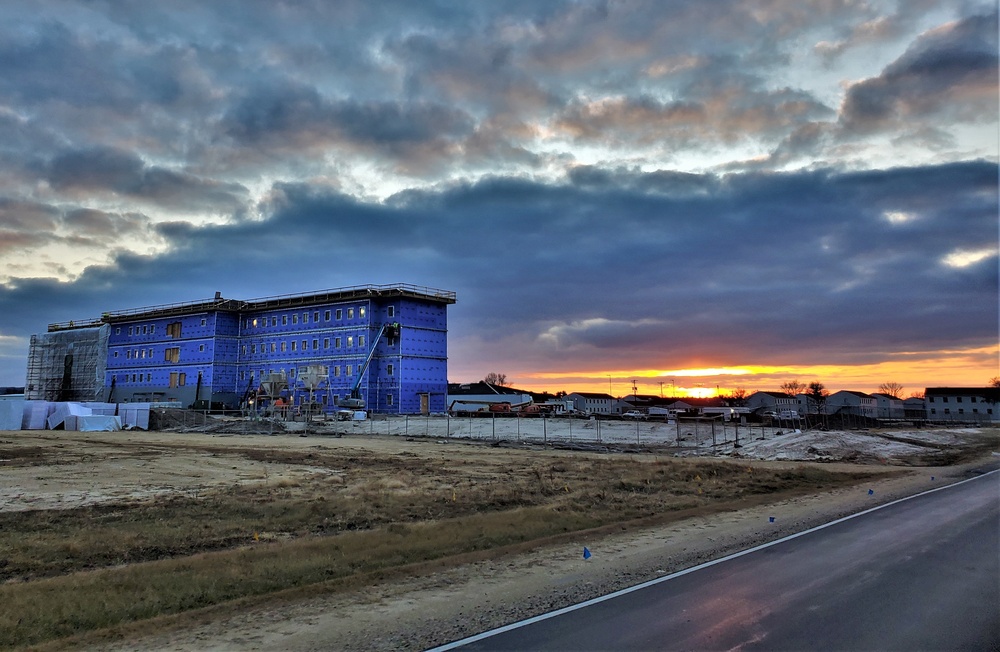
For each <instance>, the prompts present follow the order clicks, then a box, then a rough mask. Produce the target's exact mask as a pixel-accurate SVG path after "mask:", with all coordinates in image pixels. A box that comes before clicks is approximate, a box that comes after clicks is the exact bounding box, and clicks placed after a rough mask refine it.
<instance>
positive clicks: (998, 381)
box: [990, 376, 1000, 387]
mask: <svg viewBox="0 0 1000 652" xmlns="http://www.w3.org/2000/svg"><path fill="white" fill-rule="evenodd" d="M990 387H1000V376H993V377H992V378H990Z"/></svg>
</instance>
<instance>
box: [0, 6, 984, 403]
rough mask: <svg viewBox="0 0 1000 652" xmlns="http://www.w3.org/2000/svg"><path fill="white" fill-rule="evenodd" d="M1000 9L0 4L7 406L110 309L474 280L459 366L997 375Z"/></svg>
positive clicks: (453, 330) (746, 384)
mask: <svg viewBox="0 0 1000 652" xmlns="http://www.w3.org/2000/svg"><path fill="white" fill-rule="evenodd" d="M997 35H998V20H997V4H996V2H977V1H974V0H968V1H966V0H900V1H899V2H891V1H887V2H881V1H877V0H868V1H866V0H816V1H814V2H786V1H784V0H757V1H746V2H744V1H737V0H715V1H713V2H705V1H704V0H674V1H671V2H660V1H659V0H650V1H649V2H641V1H635V2H633V1H622V2H603V1H589V0H583V1H579V2H566V1H559V0H551V1H546V2H536V1H531V2H523V1H517V0H511V1H507V2H504V1H498V2H464V1H459V0H455V1H450V2H445V1H422V2H411V1H409V0H405V1H378V2H372V1H370V0H365V1H364V2H362V1H360V0H359V1H352V0H344V1H339V2H320V1H318V0H317V1H311V2H306V1H303V2H294V1H286V2H273V1H270V0H268V1H263V0H261V1H259V2H254V1H249V0H217V1H213V2H204V1H203V0H198V1H190V2H188V1H185V0H174V1H172V2H169V3H153V2H116V1H113V0H105V1H102V2H59V1H51V0H32V1H30V2H27V1H18V0H14V1H12V2H4V3H3V4H2V5H0V385H12V386H18V385H23V384H24V378H25V366H26V358H27V352H28V347H29V341H30V337H31V335H32V334H33V333H39V332H44V331H45V329H46V327H47V325H48V324H49V323H52V322H60V321H68V320H71V319H85V318H93V317H98V316H100V314H101V313H102V312H103V311H106V310H120V309H128V308H137V307H142V306H148V305H155V304H162V303H173V302H181V301H194V300H198V299H204V298H209V297H212V296H214V294H215V292H221V293H222V295H223V296H225V297H230V298H238V299H251V298H257V297H265V296H272V295H278V294H289V293H304V292H309V291H313V290H323V289H332V288H340V287H348V286H356V285H366V284H392V283H407V284H414V285H419V286H425V287H430V288H439V289H445V290H451V291H454V292H456V294H457V303H456V304H455V305H453V306H450V308H449V314H448V319H449V380H450V381H452V382H472V381H476V380H479V379H481V378H483V377H484V376H485V375H486V374H487V373H490V372H498V373H503V374H505V375H506V376H507V380H508V383H509V384H511V385H514V386H516V387H519V388H524V389H531V390H548V391H553V392H555V391H559V390H563V391H569V392H572V391H610V392H611V393H613V394H614V395H624V394H628V393H631V392H632V388H633V383H634V386H635V388H636V390H637V391H638V392H639V393H643V394H664V395H671V394H672V393H673V394H677V395H680V394H689V395H691V394H693V395H698V394H714V393H716V391H718V392H721V393H723V394H725V393H728V392H730V391H732V390H733V389H736V388H742V389H745V390H747V391H754V390H758V389H759V390H767V389H777V388H778V387H779V386H780V384H781V383H783V382H785V381H789V380H798V381H800V382H804V383H809V382H813V381H819V382H822V383H823V384H824V385H825V386H826V387H827V388H828V389H830V390H831V391H836V390H838V389H853V390H859V391H876V390H877V388H878V386H879V385H880V384H882V383H886V382H895V383H899V384H901V385H903V386H904V394H905V395H909V394H910V393H911V392H919V391H922V390H923V389H924V388H925V387H935V386H963V385H965V386H983V385H986V384H987V383H988V382H989V380H990V379H991V378H993V377H995V376H998V375H1000V369H998V367H1000V362H998V355H1000V353H998V314H1000V310H998V228H1000V227H998V171H1000V170H998V161H1000V136H998V114H1000V107H998V102H1000V100H998V97H1000V94H998V38H997Z"/></svg>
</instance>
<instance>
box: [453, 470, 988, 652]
mask: <svg viewBox="0 0 1000 652" xmlns="http://www.w3.org/2000/svg"><path fill="white" fill-rule="evenodd" d="M452 646H455V647H461V649H463V650H732V649H747V650H908V651H912V650H1000V473H997V472H993V473H990V474H987V475H982V476H979V477H976V478H974V479H971V480H968V481H965V482H963V483H960V484H956V485H952V486H949V487H947V488H943V489H940V490H937V491H932V492H929V493H924V494H920V495H918V496H915V497H913V498H910V499H905V500H902V501H897V502H895V503H890V504H888V505H885V506H882V507H880V508H875V509H873V510H870V511H867V512H863V513H861V514H859V515H855V516H853V517H848V518H846V519H841V520H839V521H834V522H833V523H831V524H827V525H825V526H821V527H819V528H814V529H813V530H809V531H807V532H805V533H800V534H798V535H794V536H792V537H788V538H785V539H782V540H779V541H776V542H773V543H771V544H767V545H765V546H761V547H759V548H755V549H752V550H749V551H744V552H742V553H737V554H736V555H730V556H729V557H725V558H723V559H721V560H717V561H715V562H710V563H708V564H703V565H701V566H698V567H695V568H694V569H689V570H687V571H682V572H680V573H675V574H673V575H670V576H667V577H664V578H661V579H658V580H654V581H653V582H648V583H646V584H643V585H640V586H638V587H633V588H632V589H626V590H625V591H619V592H618V593H615V594H611V595H610V596H605V597H603V598H598V599H596V600H591V601H589V602H585V603H583V604H581V605H576V606H573V607H569V608H567V609H562V610H559V611H557V612H554V613H553V614H547V615H545V616H540V617H538V618H534V619H530V620H527V621H524V622H522V623H515V624H514V625H510V626H507V627H504V628H500V629H499V630H494V632H487V633H486V634H483V635H480V636H478V637H472V638H470V639H466V640H465V641H459V642H457V643H456V644H452V645H450V646H444V647H443V648H440V649H449V648H451V647H452Z"/></svg>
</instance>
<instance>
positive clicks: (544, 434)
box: [542, 414, 549, 444]
mask: <svg viewBox="0 0 1000 652" xmlns="http://www.w3.org/2000/svg"><path fill="white" fill-rule="evenodd" d="M542 441H543V442H544V443H546V444H547V443H549V425H548V424H547V423H545V415H544V414H543V415H542Z"/></svg>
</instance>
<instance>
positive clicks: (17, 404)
mask: <svg viewBox="0 0 1000 652" xmlns="http://www.w3.org/2000/svg"><path fill="white" fill-rule="evenodd" d="M23 420H24V397H23V396H18V397H16V398H15V397H13V396H5V397H3V398H2V399H0V430H20V429H21V422H22V421H23Z"/></svg>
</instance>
